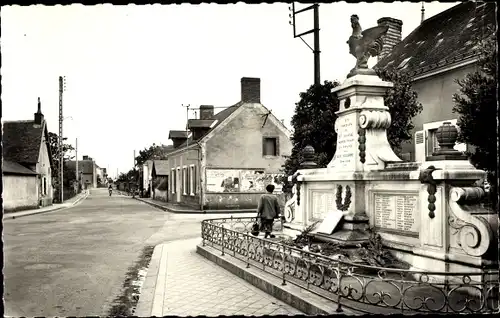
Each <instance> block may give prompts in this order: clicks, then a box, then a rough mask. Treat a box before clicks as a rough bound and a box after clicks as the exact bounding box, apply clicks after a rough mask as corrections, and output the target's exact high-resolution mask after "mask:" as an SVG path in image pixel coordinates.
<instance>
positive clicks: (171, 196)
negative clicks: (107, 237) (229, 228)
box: [168, 77, 292, 210]
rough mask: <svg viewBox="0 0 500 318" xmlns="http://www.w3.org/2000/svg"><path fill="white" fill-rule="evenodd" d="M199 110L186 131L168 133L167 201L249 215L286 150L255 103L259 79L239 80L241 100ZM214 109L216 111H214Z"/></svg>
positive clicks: (283, 138)
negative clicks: (237, 210) (235, 210)
mask: <svg viewBox="0 0 500 318" xmlns="http://www.w3.org/2000/svg"><path fill="white" fill-rule="evenodd" d="M215 108H216V107H214V106H211V105H201V106H200V108H199V117H198V118H196V119H189V120H188V122H187V130H184V131H183V130H171V131H170V133H169V139H171V140H172V142H173V144H174V147H175V150H174V151H172V152H171V153H170V154H169V155H168V162H169V183H168V200H169V201H170V202H173V203H180V204H185V205H190V206H192V207H195V208H197V209H203V210H230V209H253V208H256V207H257V202H258V199H259V197H260V195H261V194H262V193H264V192H265V186H266V185H267V184H270V183H274V184H276V185H277V186H278V181H277V179H276V177H277V176H278V175H279V174H280V171H281V167H282V165H283V164H284V162H285V158H284V156H288V155H290V153H291V150H292V143H291V141H290V131H289V130H288V129H287V128H286V127H285V126H284V124H283V123H282V122H281V121H279V120H278V119H277V118H276V117H275V115H274V114H273V113H272V112H271V111H270V110H269V109H268V108H266V107H265V106H264V105H263V104H262V103H261V100H260V78H248V77H244V78H242V79H241V100H240V101H239V102H238V103H236V104H234V105H232V106H230V107H225V108H224V109H223V110H222V111H220V112H218V113H215V112H214V110H215ZM217 108H219V107H217Z"/></svg>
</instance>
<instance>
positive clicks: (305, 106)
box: [284, 81, 340, 175]
mask: <svg viewBox="0 0 500 318" xmlns="http://www.w3.org/2000/svg"><path fill="white" fill-rule="evenodd" d="M339 85H340V83H339V82H331V81H325V82H324V83H323V84H320V85H311V87H309V89H308V90H307V91H306V92H302V93H300V95H299V96H300V100H299V102H298V103H296V105H295V114H294V115H293V117H292V126H293V135H292V138H291V141H292V145H293V148H292V153H291V155H290V157H288V158H287V159H286V161H285V165H284V173H285V174H286V175H291V174H293V173H294V172H295V171H296V170H297V169H298V168H299V166H300V163H301V162H302V150H303V149H304V148H305V147H306V146H307V145H311V146H313V148H314V150H315V151H316V163H317V164H318V166H319V167H326V165H327V164H328V163H329V162H330V160H331V159H332V157H333V155H334V154H335V149H336V143H337V133H336V132H335V130H334V126H333V125H334V123H335V120H336V119H337V115H336V114H335V112H336V111H338V110H339V101H338V99H337V95H336V94H335V93H332V89H333V88H335V87H337V86H339Z"/></svg>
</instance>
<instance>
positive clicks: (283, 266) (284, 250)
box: [281, 244, 286, 286]
mask: <svg viewBox="0 0 500 318" xmlns="http://www.w3.org/2000/svg"><path fill="white" fill-rule="evenodd" d="M285 256H286V248H285V244H283V255H282V260H283V264H282V265H281V267H282V271H283V282H282V283H281V286H285V285H286V281H285V272H286V271H285Z"/></svg>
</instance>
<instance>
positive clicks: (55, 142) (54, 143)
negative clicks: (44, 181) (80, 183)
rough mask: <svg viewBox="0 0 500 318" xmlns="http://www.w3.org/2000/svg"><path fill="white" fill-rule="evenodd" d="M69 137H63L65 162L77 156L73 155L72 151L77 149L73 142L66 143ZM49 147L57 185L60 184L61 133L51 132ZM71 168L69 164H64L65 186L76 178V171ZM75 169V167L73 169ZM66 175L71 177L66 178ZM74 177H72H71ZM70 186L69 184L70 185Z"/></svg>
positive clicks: (54, 181) (53, 176)
mask: <svg viewBox="0 0 500 318" xmlns="http://www.w3.org/2000/svg"><path fill="white" fill-rule="evenodd" d="M67 139H68V138H63V145H62V151H63V162H66V161H68V160H72V159H74V158H75V156H73V155H72V153H71V152H72V151H73V150H75V148H73V146H72V145H71V144H67V143H65V141H66V140H67ZM49 148H50V155H51V158H52V163H53V167H52V180H53V183H54V185H55V186H57V185H58V184H60V183H59V182H60V174H59V171H60V162H61V160H60V159H61V158H60V154H61V152H60V147H59V135H57V134H55V133H52V132H49ZM68 169H70V168H69V167H68V166H67V165H65V166H64V174H63V179H64V186H66V184H67V183H68V184H69V182H70V180H73V179H76V176H75V172H74V171H73V172H71V171H70V170H71V169H70V170H68ZM72 170H74V169H72ZM66 176H68V178H70V179H66ZM71 178H72V179H71ZM68 186H69V185H68Z"/></svg>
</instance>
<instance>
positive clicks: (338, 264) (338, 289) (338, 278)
mask: <svg viewBox="0 0 500 318" xmlns="http://www.w3.org/2000/svg"><path fill="white" fill-rule="evenodd" d="M340 281H341V277H340V262H337V309H336V310H335V311H336V312H342V311H343V310H342V306H341V305H340V293H341V288H340Z"/></svg>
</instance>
